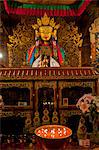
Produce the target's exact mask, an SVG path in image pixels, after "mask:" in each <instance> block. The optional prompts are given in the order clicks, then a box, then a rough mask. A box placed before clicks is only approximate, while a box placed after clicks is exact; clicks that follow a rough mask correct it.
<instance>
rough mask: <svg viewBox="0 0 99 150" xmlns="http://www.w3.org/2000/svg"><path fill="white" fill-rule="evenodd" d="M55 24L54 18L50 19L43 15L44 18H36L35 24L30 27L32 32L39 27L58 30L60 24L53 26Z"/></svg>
mask: <svg viewBox="0 0 99 150" xmlns="http://www.w3.org/2000/svg"><path fill="white" fill-rule="evenodd" d="M55 24H56V23H55V22H54V18H52V19H50V17H48V16H47V14H46V13H45V14H44V16H43V17H42V18H41V19H39V18H37V24H34V25H32V27H33V29H34V30H37V29H38V28H39V27H41V26H51V27H53V28H54V29H56V30H58V28H59V27H60V24H57V25H55Z"/></svg>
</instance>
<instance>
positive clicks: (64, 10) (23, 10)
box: [4, 0, 92, 16]
mask: <svg viewBox="0 0 99 150" xmlns="http://www.w3.org/2000/svg"><path fill="white" fill-rule="evenodd" d="M37 1H38V0H24V1H23V0H4V5H5V9H6V11H7V13H8V14H18V15H31V16H42V15H44V13H45V12H46V13H47V15H48V16H80V15H81V14H82V13H83V12H84V10H85V9H86V7H87V5H88V4H89V3H90V2H91V1H92V0H80V1H78V0H62V1H61V0H55V1H53V2H51V1H50V0H47V1H46V0H39V3H38V2H37Z"/></svg>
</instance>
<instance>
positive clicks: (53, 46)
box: [27, 13, 66, 67]
mask: <svg viewBox="0 0 99 150" xmlns="http://www.w3.org/2000/svg"><path fill="white" fill-rule="evenodd" d="M32 27H33V29H34V30H35V40H36V44H35V45H33V46H32V47H31V48H30V49H29V50H28V54H27V61H28V63H30V65H32V67H60V66H62V65H64V64H65V63H66V55H65V51H64V50H63V49H62V48H60V47H59V45H58V43H57V30H58V28H59V27H60V25H59V24H57V25H56V23H55V22H54V18H52V19H50V18H49V17H48V16H47V14H46V13H45V14H44V16H43V17H42V18H41V19H39V18H37V24H34V25H32Z"/></svg>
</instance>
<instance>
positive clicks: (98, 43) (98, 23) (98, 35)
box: [89, 17, 99, 66]
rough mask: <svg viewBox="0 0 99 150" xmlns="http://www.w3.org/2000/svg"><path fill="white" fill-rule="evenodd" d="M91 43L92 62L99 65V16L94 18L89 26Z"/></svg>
mask: <svg viewBox="0 0 99 150" xmlns="http://www.w3.org/2000/svg"><path fill="white" fill-rule="evenodd" d="M89 32H90V43H91V60H92V64H94V63H95V64H96V66H99V17H98V18H96V19H95V20H94V23H92V24H91V27H90V28H89Z"/></svg>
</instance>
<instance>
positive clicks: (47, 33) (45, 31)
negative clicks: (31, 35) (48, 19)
mask: <svg viewBox="0 0 99 150" xmlns="http://www.w3.org/2000/svg"><path fill="white" fill-rule="evenodd" d="M52 30H53V28H52V27H51V26H41V27H40V28H39V33H40V36H41V39H42V40H43V41H49V40H50V38H51V35H52Z"/></svg>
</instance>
